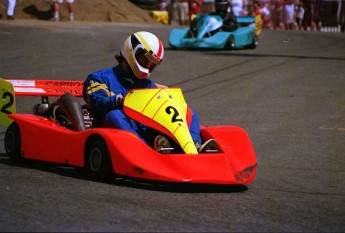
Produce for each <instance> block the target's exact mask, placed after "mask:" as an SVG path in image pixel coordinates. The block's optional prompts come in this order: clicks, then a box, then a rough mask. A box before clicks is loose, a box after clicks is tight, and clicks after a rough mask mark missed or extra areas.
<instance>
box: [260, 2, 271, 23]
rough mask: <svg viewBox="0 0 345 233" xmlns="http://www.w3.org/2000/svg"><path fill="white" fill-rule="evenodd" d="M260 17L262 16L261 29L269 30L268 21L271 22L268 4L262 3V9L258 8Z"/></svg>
mask: <svg viewBox="0 0 345 233" xmlns="http://www.w3.org/2000/svg"><path fill="white" fill-rule="evenodd" d="M260 11H261V15H262V28H263V29H269V28H270V20H271V12H270V8H269V5H268V2H264V3H263V4H262V7H261V8H260Z"/></svg>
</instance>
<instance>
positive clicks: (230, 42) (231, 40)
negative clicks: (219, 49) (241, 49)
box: [225, 36, 235, 50]
mask: <svg viewBox="0 0 345 233" xmlns="http://www.w3.org/2000/svg"><path fill="white" fill-rule="evenodd" d="M234 48H235V41H234V37H233V36H229V38H228V41H227V42H226V44H225V49H227V50H233V49H234Z"/></svg>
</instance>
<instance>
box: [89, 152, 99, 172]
mask: <svg viewBox="0 0 345 233" xmlns="http://www.w3.org/2000/svg"><path fill="white" fill-rule="evenodd" d="M101 163H102V152H101V151H100V149H98V148H94V149H93V150H92V151H91V153H90V168H91V170H92V171H98V170H99V168H100V166H101Z"/></svg>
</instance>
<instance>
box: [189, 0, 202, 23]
mask: <svg viewBox="0 0 345 233" xmlns="http://www.w3.org/2000/svg"><path fill="white" fill-rule="evenodd" d="M201 5H202V0H188V6H189V20H190V21H191V20H192V18H193V15H196V14H201Z"/></svg>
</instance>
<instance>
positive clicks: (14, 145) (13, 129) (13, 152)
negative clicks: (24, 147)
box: [5, 122, 23, 162]
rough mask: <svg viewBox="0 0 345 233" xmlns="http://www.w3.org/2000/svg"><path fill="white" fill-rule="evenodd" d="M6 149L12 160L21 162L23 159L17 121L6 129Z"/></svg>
mask: <svg viewBox="0 0 345 233" xmlns="http://www.w3.org/2000/svg"><path fill="white" fill-rule="evenodd" d="M5 150H6V153H7V155H8V157H10V159H11V160H12V161H14V162H19V161H21V160H23V158H22V157H21V135H20V129H19V126H18V124H17V123H16V122H13V123H12V124H11V125H10V126H9V127H8V128H7V130H6V134H5Z"/></svg>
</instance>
